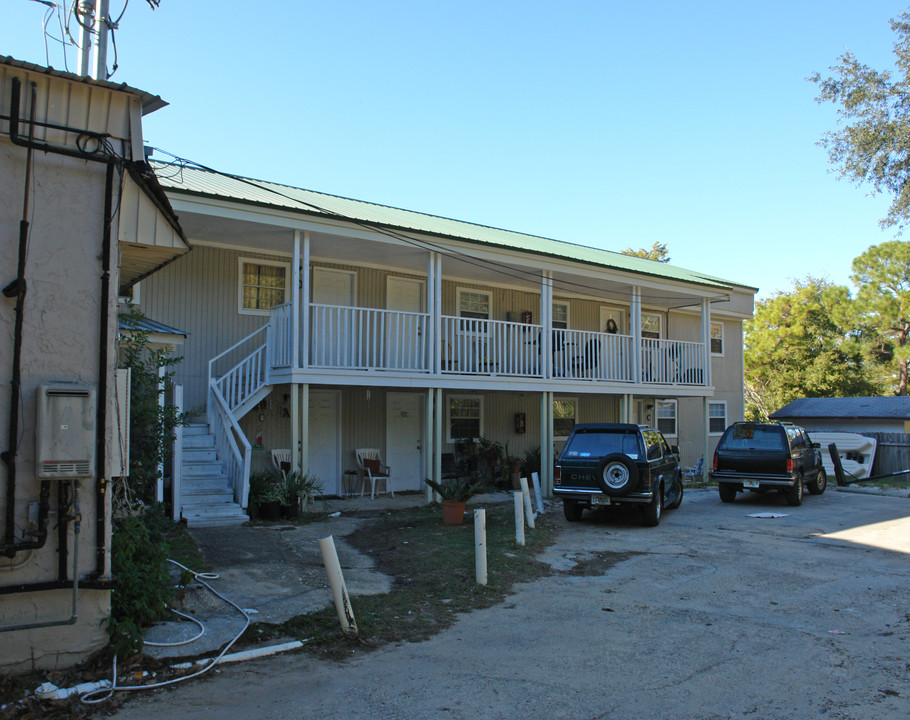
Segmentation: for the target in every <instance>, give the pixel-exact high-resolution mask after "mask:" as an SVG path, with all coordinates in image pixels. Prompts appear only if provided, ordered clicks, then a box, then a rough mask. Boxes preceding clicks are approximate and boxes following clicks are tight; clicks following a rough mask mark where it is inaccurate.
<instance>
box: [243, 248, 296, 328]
mask: <svg viewBox="0 0 910 720" xmlns="http://www.w3.org/2000/svg"><path fill="white" fill-rule="evenodd" d="M290 267H291V266H290V265H288V264H287V263H280V262H273V261H271V260H247V259H244V258H240V299H239V305H238V312H240V313H241V314H242V315H268V314H269V310H270V309H271V308H272V306H274V305H281V304H282V303H286V302H288V286H289V283H288V276H289V275H290Z"/></svg>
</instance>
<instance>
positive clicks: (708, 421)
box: [701, 395, 713, 480]
mask: <svg viewBox="0 0 910 720" xmlns="http://www.w3.org/2000/svg"><path fill="white" fill-rule="evenodd" d="M703 400H704V402H703V403H702V411H703V413H702V418H703V419H704V423H703V425H702V437H703V438H704V440H705V444H704V447H703V453H704V454H703V455H702V457H704V459H705V460H704V462H703V463H702V465H701V477H702V480H704V479H705V478H707V477H708V463H709V462H713V460H712V459H710V456H709V455H708V452H710V450H711V438H710V437H708V432H709V431H710V424H711V419H710V418H709V417H708V403H709V402H710V400H711V398H709V397H708V396H707V395H706V396H705V397H704V398H703Z"/></svg>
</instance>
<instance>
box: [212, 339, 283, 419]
mask: <svg viewBox="0 0 910 720" xmlns="http://www.w3.org/2000/svg"><path fill="white" fill-rule="evenodd" d="M268 330H269V326H268V325H263V326H262V327H261V328H259V329H258V330H256V331H255V332H252V333H250V334H249V335H247V336H246V337H245V338H243V340H240V341H239V342H237V343H234V344H233V345H231V347H229V348H228V349H227V350H225V351H224V352H222V353H220V354H218V355H216V356H215V357H213V358H212V359H211V360H209V385H212V384H213V383H214V384H215V385H216V386H217V387H218V390H219V391H220V392H221V395H222V397H223V398H224V400H225V402H226V403H227V406H228V408H230V411H231V413H232V414H233V413H234V412H236V410H237V408H239V407H240V406H241V405H243V403H244V402H246V400H247V399H248V398H249V397H250V396H252V395H254V394H255V393H257V392H258V391H259V390H260V389H261V388H262V387H263V386H265V385H266V384H267V383H268V373H269V368H268V364H267V363H266V349H267V343H266V342H265V335H266V334H267V333H268ZM259 335H262V336H263V337H262V338H259V337H258V336H259ZM243 345H250V346H253V350H252V352H250V353H249V354H248V355H246V356H245V357H243V358H242V359H241V360H240V361H239V362H236V364H235V365H234V366H233V367H231V368H230V369H229V370H227V371H226V372H224V373H223V374H217V364H218V363H219V361H221V360H223V359H227V360H236V357H237V356H239V354H240V353H239V350H238V349H239V348H240V347H241V346H243ZM211 405H212V403H211V402H209V415H210V417H209V418H208V420H209V423H211V422H212V418H211V410H212V408H211Z"/></svg>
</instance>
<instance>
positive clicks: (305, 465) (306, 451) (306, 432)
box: [294, 383, 310, 472]
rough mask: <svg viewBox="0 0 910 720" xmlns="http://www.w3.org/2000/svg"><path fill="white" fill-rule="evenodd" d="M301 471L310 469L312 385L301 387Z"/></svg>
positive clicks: (295, 445)
mask: <svg viewBox="0 0 910 720" xmlns="http://www.w3.org/2000/svg"><path fill="white" fill-rule="evenodd" d="M298 442H299V443H300V469H301V470H302V471H303V472H307V471H308V470H309V469H310V385H309V383H303V384H302V385H301V386H300V435H299V439H298V440H297V442H295V443H294V447H297V443H298Z"/></svg>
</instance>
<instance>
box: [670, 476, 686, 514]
mask: <svg viewBox="0 0 910 720" xmlns="http://www.w3.org/2000/svg"><path fill="white" fill-rule="evenodd" d="M676 484H677V485H678V487H677V490H678V493H677V495H676V499H675V500H674V501H673V502H671V503H670V504H669V505H667V510H675V509H676V508H678V507H679V506H680V505H682V497H683V484H682V481H681V480H680V479H679V478H677V481H676Z"/></svg>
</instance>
